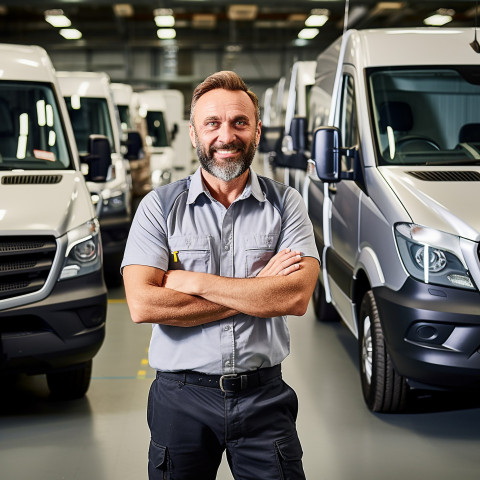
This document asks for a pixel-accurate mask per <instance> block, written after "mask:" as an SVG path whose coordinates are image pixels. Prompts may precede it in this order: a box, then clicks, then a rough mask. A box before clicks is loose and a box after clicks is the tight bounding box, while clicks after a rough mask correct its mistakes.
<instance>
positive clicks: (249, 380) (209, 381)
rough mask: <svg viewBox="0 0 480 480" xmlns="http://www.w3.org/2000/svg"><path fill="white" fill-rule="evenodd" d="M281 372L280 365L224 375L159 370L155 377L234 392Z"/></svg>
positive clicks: (276, 375) (250, 386)
mask: <svg viewBox="0 0 480 480" xmlns="http://www.w3.org/2000/svg"><path fill="white" fill-rule="evenodd" d="M281 374H282V368H281V366H280V365H275V366H274V367H267V368H260V369H259V370H252V371H249V372H241V373H227V374H225V375H207V374H205V373H200V372H193V371H189V370H188V371H182V372H160V371H157V377H162V378H167V379H169V380H175V381H177V382H180V383H189V384H192V385H200V386H203V387H211V388H219V389H220V390H221V391H222V392H229V393H235V392H240V391H242V390H247V389H248V388H254V387H258V386H259V385H264V384H265V383H267V382H268V381H269V380H272V379H273V378H275V377H279V376H281Z"/></svg>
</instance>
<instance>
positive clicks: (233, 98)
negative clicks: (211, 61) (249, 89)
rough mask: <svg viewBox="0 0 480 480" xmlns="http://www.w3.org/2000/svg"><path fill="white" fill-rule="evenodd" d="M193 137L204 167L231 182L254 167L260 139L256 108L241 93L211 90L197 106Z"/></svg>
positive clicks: (191, 126) (202, 97) (247, 97)
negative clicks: (253, 161)
mask: <svg viewBox="0 0 480 480" xmlns="http://www.w3.org/2000/svg"><path fill="white" fill-rule="evenodd" d="M190 138H191V140H192V143H193V146H194V147H195V148H196V150H197V155H198V158H199V160H200V164H201V165H202V167H203V168H204V169H205V170H206V171H207V172H208V173H210V174H211V175H213V176H215V177H217V178H219V179H221V180H224V181H229V180H232V179H234V178H237V177H239V176H240V175H241V174H242V173H244V172H245V171H246V170H247V169H248V168H249V167H250V165H251V164H252V160H253V157H254V155H255V150H256V148H257V143H258V140H259V138H260V125H257V124H256V122H255V108H254V106H253V103H252V101H251V100H250V97H249V96H248V95H247V94H246V93H245V92H242V91H229V90H224V89H215V90H211V91H210V92H208V93H205V94H204V95H202V96H201V97H200V98H199V99H198V101H197V104H196V105H195V109H194V112H193V125H192V124H190Z"/></svg>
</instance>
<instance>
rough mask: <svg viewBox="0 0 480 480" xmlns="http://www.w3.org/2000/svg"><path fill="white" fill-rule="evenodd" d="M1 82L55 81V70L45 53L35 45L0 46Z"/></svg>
mask: <svg viewBox="0 0 480 480" xmlns="http://www.w3.org/2000/svg"><path fill="white" fill-rule="evenodd" d="M0 58H1V59H2V61H1V64H0V71H1V72H2V75H1V79H2V80H29V81H38V82H50V83H56V81H55V70H54V68H53V65H52V62H51V61H50V57H49V56H48V54H47V52H46V51H45V50H44V49H43V48H41V47H38V46H36V45H10V44H0Z"/></svg>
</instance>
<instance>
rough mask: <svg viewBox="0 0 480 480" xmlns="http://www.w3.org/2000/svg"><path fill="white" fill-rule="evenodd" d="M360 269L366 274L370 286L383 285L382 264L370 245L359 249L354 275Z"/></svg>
mask: <svg viewBox="0 0 480 480" xmlns="http://www.w3.org/2000/svg"><path fill="white" fill-rule="evenodd" d="M361 269H363V270H364V271H365V273H366V274H367V277H368V279H369V280H370V286H371V287H372V288H374V287H381V286H383V285H385V275H384V274H383V270H382V266H381V264H380V261H379V260H378V257H377V255H376V254H375V251H374V250H373V249H372V248H371V247H364V248H362V249H361V250H360V255H359V256H358V261H357V264H356V266H355V272H354V274H355V276H357V273H358V271H359V270H361Z"/></svg>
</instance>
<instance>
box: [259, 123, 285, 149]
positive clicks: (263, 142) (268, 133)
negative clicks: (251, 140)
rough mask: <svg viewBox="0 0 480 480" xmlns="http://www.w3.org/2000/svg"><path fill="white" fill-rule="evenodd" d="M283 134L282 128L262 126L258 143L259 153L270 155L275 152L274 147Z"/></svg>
mask: <svg viewBox="0 0 480 480" xmlns="http://www.w3.org/2000/svg"><path fill="white" fill-rule="evenodd" d="M282 134H283V127H271V126H268V127H267V126H265V125H262V131H261V133H260V141H259V142H258V152H259V153H271V152H274V151H275V148H276V145H277V143H278V141H279V140H280V137H281V136H282Z"/></svg>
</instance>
